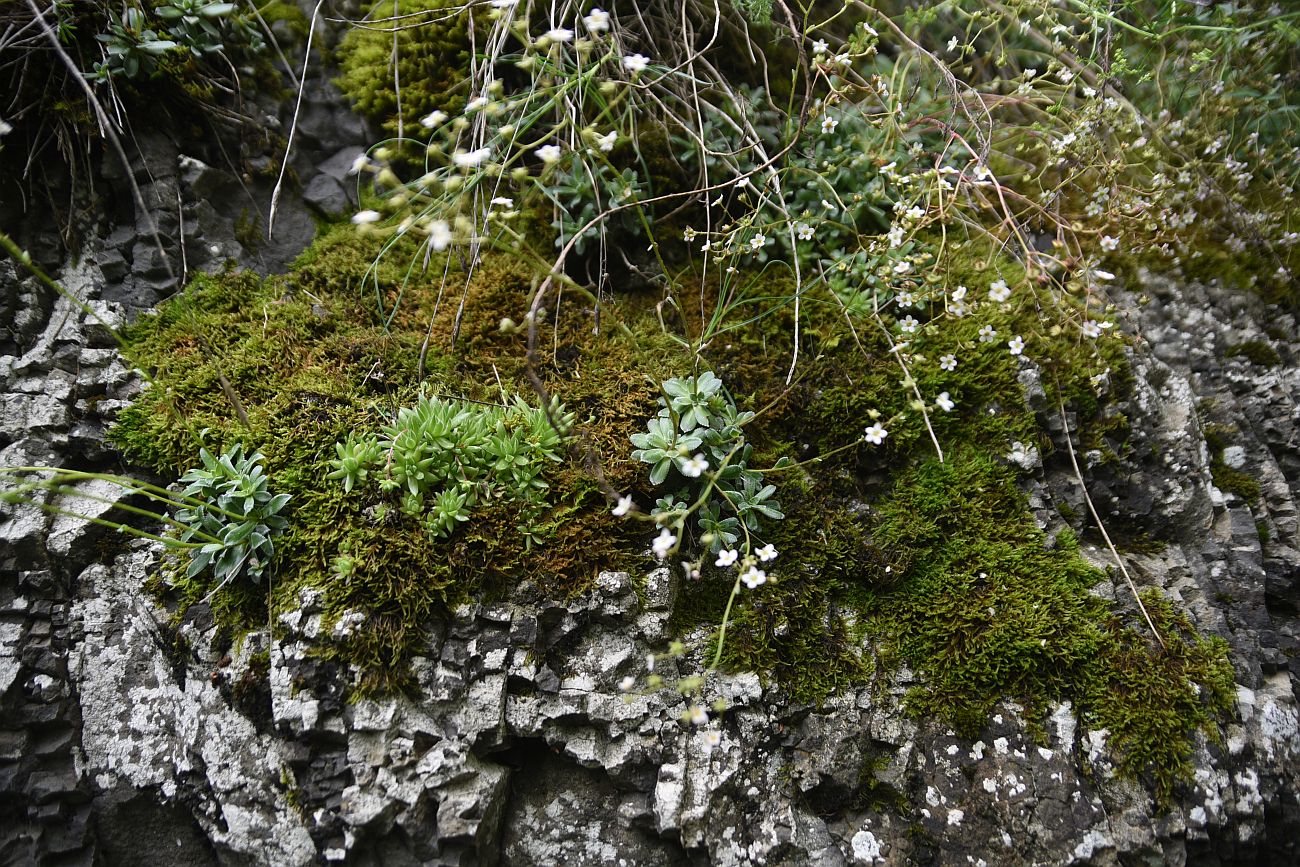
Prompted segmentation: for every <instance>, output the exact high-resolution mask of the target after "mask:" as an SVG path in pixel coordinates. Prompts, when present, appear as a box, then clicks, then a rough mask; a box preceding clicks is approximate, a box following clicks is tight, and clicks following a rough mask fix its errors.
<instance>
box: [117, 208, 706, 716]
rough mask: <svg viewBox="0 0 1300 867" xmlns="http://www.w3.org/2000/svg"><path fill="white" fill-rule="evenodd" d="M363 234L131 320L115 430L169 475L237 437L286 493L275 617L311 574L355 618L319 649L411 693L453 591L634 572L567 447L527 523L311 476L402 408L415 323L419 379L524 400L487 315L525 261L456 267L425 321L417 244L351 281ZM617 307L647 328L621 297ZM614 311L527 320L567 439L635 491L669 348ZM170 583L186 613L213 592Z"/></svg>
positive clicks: (239, 613) (509, 293)
mask: <svg viewBox="0 0 1300 867" xmlns="http://www.w3.org/2000/svg"><path fill="white" fill-rule="evenodd" d="M378 245H379V241H378V240H377V239H375V238H372V237H364V236H361V235H359V234H358V233H356V232H355V231H354V230H353V229H352V228H351V227H343V228H341V229H340V230H338V231H335V232H334V233H332V234H329V235H327V236H325V237H323V238H321V239H320V240H319V241H318V242H317V243H316V244H315V245H314V246H313V247H312V249H311V250H310V251H309V252H308V253H307V254H305V255H304V256H303V257H302V258H301V259H300V260H299V262H298V263H297V264H296V266H295V268H294V270H293V271H291V273H290V274H288V275H286V276H284V277H281V278H274V279H268V280H263V279H261V278H258V277H257V276H255V275H253V274H250V273H246V272H228V273H225V274H221V275H217V276H212V277H200V278H198V279H197V280H196V281H195V282H194V283H193V284H192V285H191V286H190V287H189V288H188V289H187V290H186V291H185V292H184V293H182V294H181V295H179V296H177V297H176V298H174V299H172V300H171V301H169V302H168V303H167V304H165V305H164V306H163V307H162V308H161V309H160V311H159V312H158V313H157V314H156V315H153V316H148V317H145V318H143V319H142V320H141V321H140V323H138V324H137V325H136V326H135V327H133V328H132V329H131V330H130V331H129V332H128V334H127V342H128V344H129V347H130V351H131V353H132V358H133V359H134V360H135V361H136V363H137V364H140V365H142V366H144V367H146V368H148V369H150V370H151V372H152V373H153V375H154V378H155V385H153V386H151V387H150V388H148V389H146V391H145V392H144V394H143V395H142V396H141V397H140V398H139V399H138V400H137V401H136V402H135V404H134V405H132V406H131V407H130V408H128V409H127V410H125V411H124V412H123V413H122V414H121V416H120V418H119V420H118V423H117V425H116V427H115V428H114V430H113V432H112V438H113V440H114V441H115V442H117V443H118V444H119V445H121V446H122V448H123V449H124V450H125V451H126V453H127V455H128V456H129V457H130V458H131V459H133V460H134V461H136V462H138V463H140V464H143V465H145V466H147V467H149V468H151V469H153V470H154V471H156V472H159V473H161V474H163V475H164V476H166V477H172V478H174V477H175V476H177V475H179V474H181V473H182V472H184V471H185V470H186V469H187V468H188V467H190V466H193V465H195V464H196V463H197V461H198V449H199V447H200V445H203V444H206V445H207V446H208V447H209V448H218V449H220V448H224V447H226V446H228V445H230V444H233V443H235V442H242V443H244V445H245V446H246V447H247V448H248V449H250V450H252V449H257V450H260V451H261V452H262V453H263V454H264V455H265V457H266V467H267V471H268V473H269V474H270V476H271V480H272V487H274V488H275V490H276V491H278V492H284V493H288V494H290V495H291V496H292V500H291V502H290V506H289V510H288V511H287V513H286V514H287V515H288V516H289V517H290V521H291V527H290V529H289V531H288V532H287V533H286V534H285V536H284V537H283V538H282V539H280V540H278V542H277V545H278V550H277V556H276V561H275V563H274V564H273V568H272V572H273V575H274V578H273V582H272V585H271V589H270V604H271V606H272V608H273V609H274V610H277V611H278V610H281V609H283V608H286V607H290V606H294V605H296V598H297V594H298V591H299V590H301V589H302V588H305V587H315V588H318V589H321V590H324V592H325V602H324V604H325V608H326V613H327V619H336V618H337V617H338V616H340V615H341V614H342V613H344V612H347V611H356V612H360V613H362V614H363V615H365V617H366V618H367V621H366V626H365V628H363V629H360V630H357V631H356V632H355V633H354V634H353V635H352V636H351V637H350V638H348V639H346V640H344V641H343V642H341V643H340V644H338V645H337V646H335V647H334V648H333V649H332V650H330V651H328V652H329V653H331V654H333V655H336V656H338V657H339V658H340V659H342V660H344V661H346V662H349V663H353V664H356V665H358V666H359V667H360V669H361V682H360V686H361V687H362V689H364V690H392V689H401V688H404V687H406V686H409V680H408V672H407V668H406V666H405V660H406V659H407V658H408V656H409V655H410V653H411V652H412V651H413V649H414V648H416V647H418V646H419V644H420V642H421V640H422V638H423V635H424V630H425V629H427V628H428V626H429V625H430V624H431V623H432V622H433V620H434V619H435V618H437V617H438V616H440V615H441V614H442V613H444V612H445V611H446V609H447V606H448V605H449V604H453V603H455V602H458V601H460V600H463V599H465V598H467V597H468V596H469V595H470V594H487V595H489V596H490V595H492V594H494V593H498V592H501V591H503V590H504V589H506V588H508V587H511V586H514V585H515V584H517V583H519V582H523V581H532V582H534V583H536V584H538V585H539V586H540V587H541V588H542V589H543V590H544V591H545V592H548V593H551V594H555V595H558V596H561V597H563V596H566V595H568V594H571V593H576V592H580V591H582V590H585V589H587V588H588V587H590V586H591V585H592V582H593V581H594V579H595V577H596V575H597V574H598V572H599V570H601V569H610V568H618V567H619V566H620V565H624V566H627V565H631V560H630V559H629V558H633V557H634V556H635V554H634V552H635V550H636V548H637V546H638V543H639V542H640V541H642V540H641V539H640V536H641V535H642V534H641V533H640V532H639V527H638V526H637V525H634V524H630V523H628V522H621V521H617V520H615V519H613V518H612V517H611V516H610V515H609V506H608V502H607V500H606V497H605V495H604V493H603V492H602V490H601V487H600V484H599V482H598V481H597V478H596V474H594V473H593V472H592V470H591V468H590V467H588V466H587V465H586V464H585V463H584V462H583V461H581V460H571V461H568V462H566V463H564V464H562V465H558V466H557V467H556V468H555V469H554V471H552V472H550V473H548V480H549V481H550V484H551V488H550V490H549V492H548V498H547V499H548V503H549V506H548V507H547V508H546V509H545V510H544V511H543V512H542V513H540V514H539V515H530V516H529V517H528V519H527V521H525V519H524V517H523V516H522V515H521V514H520V512H519V508H518V506H517V505H512V504H509V503H495V504H492V505H490V506H487V507H484V508H483V509H482V510H480V511H478V512H476V514H475V517H474V519H473V520H472V521H471V522H470V523H468V524H466V525H464V526H463V527H461V528H459V529H458V530H457V532H455V533H454V534H452V536H451V538H450V539H448V540H445V541H441V542H435V541H433V540H431V539H430V538H429V537H428V534H427V532H426V531H425V530H424V528H423V527H422V526H421V525H420V524H419V523H418V522H417V521H416V520H415V519H412V518H409V517H406V516H404V515H402V514H401V512H400V511H399V510H398V509H396V508H395V507H394V506H395V504H394V503H392V502H387V501H386V499H385V497H384V496H383V495H382V494H380V493H379V492H378V491H361V490H354V491H353V492H352V493H351V494H345V493H344V492H343V489H342V487H341V485H340V484H339V483H338V482H335V481H331V480H327V479H326V478H325V475H326V473H327V472H328V467H327V465H326V461H327V460H328V459H329V458H331V457H333V455H334V451H333V446H334V443H335V442H336V441H339V440H341V439H343V438H344V437H345V436H346V435H347V433H349V432H351V431H358V430H359V431H366V430H374V429H376V428H377V427H378V426H379V425H380V424H382V423H383V420H384V419H386V418H390V417H391V416H392V415H393V414H394V413H395V412H396V410H397V408H399V407H400V406H403V405H407V404H409V403H410V402H411V401H412V399H413V397H414V395H415V394H416V392H417V390H418V388H419V387H420V385H421V382H420V380H419V377H418V367H419V355H420V348H421V344H422V342H423V341H424V339H425V335H426V334H427V333H431V338H430V349H429V352H428V355H427V358H426V364H425V373H426V378H425V380H424V385H425V387H427V388H431V389H433V390H435V391H437V392H439V393H444V394H447V395H451V396H457V397H468V398H472V399H479V400H490V401H496V400H500V399H501V394H502V392H503V391H504V392H506V393H507V394H515V393H519V394H524V395H529V394H531V386H530V384H529V382H528V380H527V377H526V374H525V353H524V339H525V337H524V335H523V334H521V333H518V332H513V331H502V329H501V328H500V319H501V316H502V315H503V313H504V314H511V315H514V316H515V317H517V318H519V319H522V318H523V313H524V312H525V311H526V309H527V304H528V293H529V291H530V289H531V287H532V285H533V284H532V280H531V275H530V274H529V273H528V272H527V271H525V270H521V269H520V267H519V266H518V265H517V264H516V263H515V262H513V261H512V260H509V259H506V258H505V257H499V258H491V257H489V258H488V259H486V260H485V261H484V262H483V263H482V264H481V266H480V267H479V269H477V271H476V274H475V276H474V278H473V279H472V280H471V281H470V282H469V283H468V284H466V282H465V279H464V275H463V274H461V273H459V272H456V273H454V274H453V275H452V277H451V281H450V283H449V284H448V286H447V287H445V288H443V289H442V293H441V294H442V295H443V296H444V301H443V303H442V306H440V307H439V312H438V317H437V319H436V320H435V321H434V326H433V328H432V331H431V332H430V330H429V317H430V316H431V315H432V313H433V309H434V307H435V305H437V304H438V303H439V302H438V297H439V294H440V288H441V287H440V286H439V284H438V281H437V279H435V277H432V276H428V275H423V274H420V273H419V272H418V269H414V270H413V269H412V268H411V267H410V263H411V261H412V260H413V258H414V257H415V254H416V250H415V248H414V246H413V245H403V244H401V243H399V244H398V245H397V246H396V247H394V248H393V249H392V250H390V251H389V255H388V256H387V257H386V258H384V259H382V260H380V262H379V264H378V266H377V267H376V268H374V269H373V270H371V272H370V275H369V277H366V276H365V275H366V273H367V270H368V269H369V267H370V265H371V263H372V262H373V261H374V257H375V255H376V253H377V250H378ZM439 273H441V272H439ZM462 293H463V294H464V296H465V299H466V306H465V312H464V315H463V317H462V319H461V322H460V327H459V333H458V335H457V339H456V343H455V344H454V345H453V343H452V333H453V330H454V329H453V325H452V323H453V320H454V314H455V309H456V307H455V305H456V304H457V303H459V300H460V298H461V296H462ZM446 299H451V300H446ZM628 309H629V310H630V311H632V312H631V313H630V314H629V315H630V316H632V317H633V318H634V319H635V318H637V317H642V318H645V317H650V320H651V321H652V314H650V313H646V312H639V313H638V312H636V305H635V304H632V305H630V306H629V307H628ZM621 316H622V309H621V306H620V305H619V304H616V303H611V304H610V305H609V306H608V307H607V309H606V310H605V322H606V323H607V326H608V327H606V328H605V329H603V330H602V331H601V333H600V334H598V335H597V334H593V333H592V327H591V325H592V320H591V315H590V312H589V310H587V308H586V307H585V306H584V305H582V304H580V303H577V302H565V303H563V304H562V305H561V309H560V313H559V314H558V315H556V314H555V313H552V314H551V315H549V316H548V317H547V320H546V322H544V323H542V324H541V326H540V332H541V345H542V347H543V349H542V351H541V352H540V353H539V359H538V361H539V375H540V376H541V378H542V379H543V381H544V383H545V385H546V387H547V388H548V389H550V390H552V391H553V392H554V393H557V394H558V395H559V396H561V398H562V399H563V400H565V401H566V402H567V404H568V407H569V408H570V409H571V410H573V411H575V412H576V414H577V417H578V419H579V430H578V432H577V433H578V440H577V442H578V443H579V444H580V446H581V447H582V448H583V449H586V448H591V449H594V450H595V451H596V453H598V454H600V455H601V456H602V457H604V459H605V460H604V464H603V475H604V477H605V479H606V480H607V481H608V482H609V483H610V484H612V485H613V486H614V487H616V488H617V489H619V490H628V491H632V492H635V493H636V494H637V495H638V497H639V498H640V499H641V500H642V501H645V500H646V499H648V498H649V492H648V491H647V490H646V487H647V486H646V483H645V481H644V480H643V479H642V478H641V474H640V473H639V472H638V470H637V467H635V466H634V465H633V464H632V462H631V461H630V460H629V459H628V458H627V454H628V447H627V441H628V439H627V438H628V436H629V435H630V434H631V433H632V432H633V431H634V430H636V429H638V428H639V427H640V426H641V425H643V423H644V419H645V418H646V417H647V416H648V415H650V414H652V413H653V411H654V408H655V403H654V400H655V395H656V393H657V392H656V388H655V383H656V382H657V378H658V377H659V376H660V375H662V374H663V372H664V371H668V370H673V369H674V365H677V366H679V367H680V365H681V361H680V360H678V361H674V360H673V359H670V358H666V357H665V353H667V352H668V351H669V350H668V347H669V345H670V344H669V343H668V342H667V340H666V338H663V337H662V336H659V335H657V334H655V332H654V330H653V329H649V330H647V329H644V328H642V329H640V331H641V332H642V333H644V334H645V335H646V336H643V337H637V336H634V333H633V332H632V331H631V330H629V329H627V328H624V327H620V317H621ZM223 379H224V381H225V385H223V383H222V380H223ZM232 395H233V399H232ZM236 404H237V405H238V406H239V407H240V408H242V409H243V411H244V412H245V413H246V415H247V419H248V424H247V427H245V425H244V424H243V423H242V422H241V421H240V419H239V412H238V410H237V409H236ZM385 503H386V505H387V508H386V509H384V508H380V507H381V506H382V505H385ZM525 524H527V526H525ZM525 529H526V530H528V533H527V534H525V532H523V531H524V530H525ZM340 555H347V556H348V557H350V558H352V560H353V569H352V570H351V573H350V574H348V575H346V576H344V575H336V574H335V573H334V570H333V569H332V566H331V564H332V562H333V561H334V560H335V558H337V557H339V556H340ZM172 577H173V582H174V584H175V589H174V592H175V594H176V597H177V601H178V602H179V603H180V604H181V605H182V606H184V605H187V604H190V603H193V602H194V601H196V600H197V599H199V598H202V597H203V595H205V594H206V593H207V592H208V590H209V589H210V588H209V587H208V586H207V583H206V582H204V581H186V580H184V579H183V578H182V577H180V576H172ZM267 603H268V591H267V589H266V588H264V587H263V588H259V587H254V586H252V585H248V584H240V585H231V586H230V587H228V588H226V589H225V590H223V591H222V592H221V593H219V594H217V596H216V597H215V598H214V600H213V610H214V612H215V614H216V616H217V618H218V620H219V621H220V622H221V623H224V624H227V625H229V626H231V627H234V628H249V627H254V626H256V625H258V624H261V623H265V622H266V619H267V611H266V606H267Z"/></svg>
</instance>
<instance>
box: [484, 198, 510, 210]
mask: <svg viewBox="0 0 1300 867" xmlns="http://www.w3.org/2000/svg"><path fill="white" fill-rule="evenodd" d="M489 204H492V205H500V206H501V207H503V208H513V207H514V206H515V200H514V199H512V198H510V197H509V196H497V197H495V198H494V199H492V201H491V202H489Z"/></svg>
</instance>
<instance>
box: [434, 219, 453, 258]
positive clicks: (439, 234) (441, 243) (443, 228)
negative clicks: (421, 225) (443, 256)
mask: <svg viewBox="0 0 1300 867" xmlns="http://www.w3.org/2000/svg"><path fill="white" fill-rule="evenodd" d="M450 244H451V226H449V225H447V221H446V220H434V221H433V222H432V223H431V224H429V246H430V247H432V248H433V249H434V250H436V251H437V252H439V253H441V252H442V251H443V250H446V249H447V247H448V246H449V245H450Z"/></svg>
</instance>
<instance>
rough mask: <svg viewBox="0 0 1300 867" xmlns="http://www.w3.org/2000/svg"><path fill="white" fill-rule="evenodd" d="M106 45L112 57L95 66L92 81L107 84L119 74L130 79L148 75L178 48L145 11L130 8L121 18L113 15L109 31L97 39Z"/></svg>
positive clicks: (110, 19) (115, 14)
mask: <svg viewBox="0 0 1300 867" xmlns="http://www.w3.org/2000/svg"><path fill="white" fill-rule="evenodd" d="M95 38H96V39H98V40H99V41H100V42H102V43H104V46H105V50H106V51H107V53H108V56H107V57H106V58H105V59H104V60H102V61H97V62H96V63H95V70H94V72H93V73H91V74H90V78H92V79H94V80H95V81H107V80H108V79H110V78H112V77H113V76H115V75H122V76H125V77H126V78H139V77H142V76H147V75H149V73H151V72H153V70H154V69H155V68H156V67H157V65H158V58H159V57H161V56H162V55H163V54H165V53H167V52H168V51H170V50H171V49H173V48H176V47H177V43H176V42H174V41H173V40H171V39H164V38H163V37H162V36H160V35H159V34H158V32H157V31H156V30H154V29H153V28H152V27H151V26H150V22H149V20H148V18H146V17H145V14H144V11H143V10H142V9H140V8H139V7H136V6H128V7H127V8H126V9H125V10H124V11H123V12H122V14H121V15H118V14H117V13H115V12H114V13H111V14H110V16H109V23H108V32H107V33H101V34H99V35H98V36H96V37H95Z"/></svg>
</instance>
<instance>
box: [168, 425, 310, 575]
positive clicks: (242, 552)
mask: <svg viewBox="0 0 1300 867" xmlns="http://www.w3.org/2000/svg"><path fill="white" fill-rule="evenodd" d="M199 457H200V458H201V459H202V461H203V466H201V467H196V468H195V469H192V470H190V471H189V472H188V473H186V474H185V475H183V476H181V479H180V480H181V482H182V483H184V484H185V486H186V487H185V489H184V490H183V491H182V492H181V496H182V497H188V498H192V499H193V501H194V502H193V503H192V504H191V505H188V506H187V507H186V508H184V509H181V510H180V511H178V512H177V513H176V520H177V521H179V522H181V523H182V524H185V525H186V526H187V529H185V530H184V531H183V532H182V533H181V537H180V538H181V541H182V542H190V541H192V540H193V539H195V538H196V537H199V538H211V537H215V538H216V539H218V541H215V542H208V543H206V544H204V545H202V546H201V547H199V548H197V549H190V550H189V554H190V564H189V568H188V569H187V570H186V577H188V578H196V577H198V576H199V575H200V574H202V573H203V572H204V571H206V570H208V569H211V570H212V575H213V577H214V578H215V579H216V581H217V583H218V586H224V585H226V584H227V583H229V582H230V581H232V580H234V579H235V578H237V577H239V576H240V575H247V576H248V577H249V578H251V579H253V580H254V581H256V580H258V579H260V578H261V577H262V573H263V571H264V569H265V568H266V565H267V564H268V563H269V562H270V560H271V557H272V556H273V555H274V554H275V542H274V539H275V537H276V536H278V535H280V534H281V533H283V532H284V530H285V529H286V528H287V527H288V526H289V522H288V521H286V520H285V519H284V518H283V517H282V516H281V515H280V512H281V511H282V510H283V509H284V507H285V505H286V504H287V503H288V502H289V495H288V494H273V493H272V492H271V490H270V480H269V479H268V478H267V475H266V472H265V470H263V468H262V455H261V454H260V453H258V452H254V453H253V454H251V455H245V454H244V448H243V446H242V445H235V446H233V447H232V448H230V449H228V450H227V451H226V452H225V453H223V454H222V455H221V457H219V458H217V457H213V456H212V454H211V453H209V452H208V450H207V449H199Z"/></svg>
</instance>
